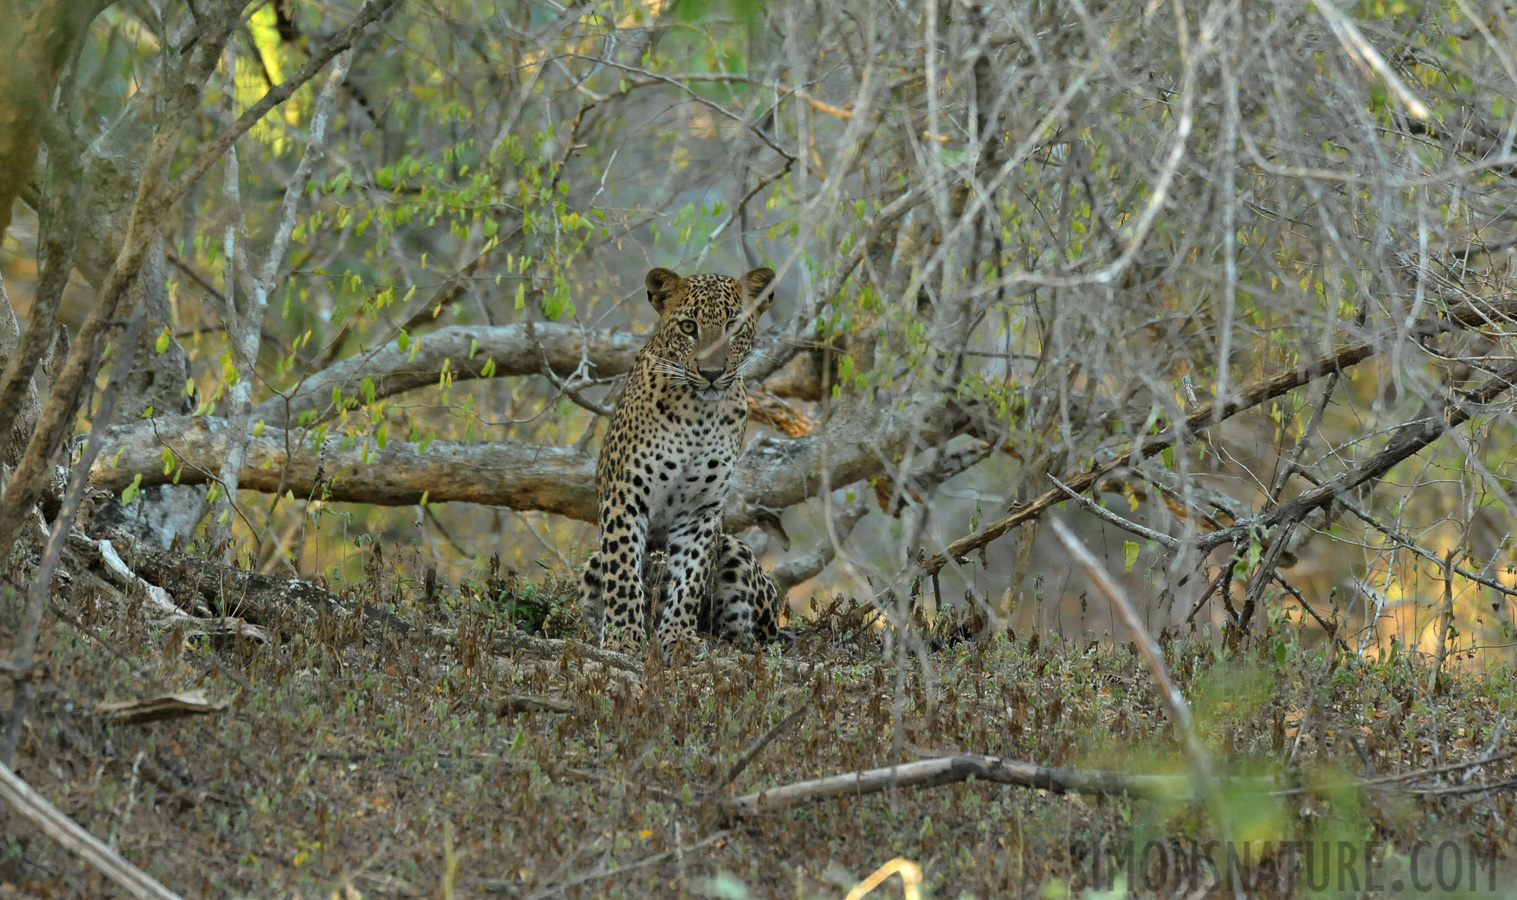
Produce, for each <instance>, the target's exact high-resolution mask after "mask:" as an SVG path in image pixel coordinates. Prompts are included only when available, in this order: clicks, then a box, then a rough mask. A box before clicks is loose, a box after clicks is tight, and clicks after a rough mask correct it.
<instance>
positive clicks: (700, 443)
mask: <svg viewBox="0 0 1517 900" xmlns="http://www.w3.org/2000/svg"><path fill="white" fill-rule="evenodd" d="M747 406H748V404H747V395H746V393H745V392H744V390H743V388H742V385H741V383H738V384H736V385H734V389H733V390H731V391H728V392H726V393H725V394H723V395H720V396H715V397H710V396H705V395H703V394H701V393H699V392H696V391H691V390H670V391H657V392H648V393H643V392H637V391H634V392H629V395H628V396H627V397H625V398H624V399H623V402H622V403H621V404H620V405H618V407H617V410H616V413H615V418H614V419H613V422H612V429H611V434H610V436H609V438H608V440H607V443H606V447H605V450H604V451H603V452H602V454H601V459H600V465H599V466H598V471H597V476H598V479H599V481H600V485H601V496H602V503H603V504H606V503H611V504H613V505H621V504H618V503H617V498H618V496H620V497H621V498H622V500H623V502H624V503H625V505H626V507H628V509H629V511H630V512H633V513H634V514H638V515H643V516H646V517H647V527H648V542H649V546H650V547H660V546H662V545H663V544H664V543H665V538H666V535H667V532H668V530H669V529H670V527H671V526H673V525H674V524H675V523H676V522H679V521H681V520H682V519H686V518H688V517H692V516H694V517H697V518H699V517H703V516H707V515H710V514H712V513H713V512H714V511H718V510H720V509H721V505H722V503H723V502H724V501H725V499H726V495H727V489H728V486H729V484H730V483H731V480H732V470H733V468H734V466H735V465H736V463H737V456H738V453H739V451H740V449H741V446H742V439H743V431H744V428H745V426H746V425H747Z"/></svg>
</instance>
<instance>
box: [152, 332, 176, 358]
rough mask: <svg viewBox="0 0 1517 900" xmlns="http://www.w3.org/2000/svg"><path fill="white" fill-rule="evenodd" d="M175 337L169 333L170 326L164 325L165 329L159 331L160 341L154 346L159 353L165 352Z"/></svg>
mask: <svg viewBox="0 0 1517 900" xmlns="http://www.w3.org/2000/svg"><path fill="white" fill-rule="evenodd" d="M173 339H174V336H173V335H172V334H169V329H168V326H164V329H163V330H162V331H160V332H158V343H156V344H154V345H153V346H154V348H155V349H156V350H157V351H158V352H159V353H163V352H165V351H167V350H168V349H169V342H170V341H172V340H173Z"/></svg>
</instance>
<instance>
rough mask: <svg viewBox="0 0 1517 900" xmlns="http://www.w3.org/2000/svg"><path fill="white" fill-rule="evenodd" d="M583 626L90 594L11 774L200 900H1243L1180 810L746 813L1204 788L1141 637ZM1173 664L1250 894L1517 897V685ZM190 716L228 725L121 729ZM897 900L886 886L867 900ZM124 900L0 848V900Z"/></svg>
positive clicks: (561, 608) (1387, 670)
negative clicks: (231, 620)
mask: <svg viewBox="0 0 1517 900" xmlns="http://www.w3.org/2000/svg"><path fill="white" fill-rule="evenodd" d="M572 594H573V589H572V586H571V585H569V584H568V583H566V582H564V581H562V580H559V581H550V582H548V583H545V584H533V583H528V582H526V581H523V580H522V579H520V578H516V577H511V576H509V575H508V576H506V577H499V576H494V575H481V577H480V581H479V583H477V584H464V585H460V586H458V587H453V588H450V587H448V586H445V585H442V586H439V585H430V586H429V585H428V584H426V583H425V580H424V579H423V578H411V577H407V576H405V575H403V574H400V573H397V572H379V571H376V573H375V577H374V578H373V579H372V580H371V581H370V582H368V583H365V584H362V585H356V586H350V587H348V588H347V589H346V590H343V591H342V592H340V598H341V604H342V607H343V608H344V609H346V610H347V612H348V614H347V615H345V616H338V615H334V614H325V613H324V614H321V615H317V616H315V617H304V618H303V617H300V616H296V615H286V616H282V617H280V618H278V620H276V621H268V622H265V623H264V624H265V625H266V626H267V627H268V628H269V630H270V632H271V633H272V635H273V638H274V639H273V641H272V642H271V643H268V644H263V643H259V642H257V641H254V640H251V639H249V638H245V637H239V638H229V637H212V638H208V637H196V636H189V635H187V634H186V631H187V630H193V629H186V628H185V627H184V626H183V625H182V624H181V625H180V626H179V627H176V628H161V627H156V626H153V625H151V624H149V623H148V621H147V619H148V613H147V606H146V605H145V604H144V603H143V602H141V599H140V598H138V597H133V596H131V592H125V593H123V592H119V591H115V590H112V589H110V588H109V587H108V586H107V585H104V584H103V583H99V579H91V578H87V577H83V576H78V577H75V578H74V579H73V580H72V582H71V583H70V584H67V585H64V586H63V589H61V590H60V592H59V596H58V598H57V599H58V606H57V608H56V610H55V613H54V614H53V615H51V616H49V618H48V624H47V626H46V629H45V632H44V634H43V638H42V643H41V647H40V650H39V658H40V659H41V660H43V661H44V662H43V666H42V672H41V677H40V678H38V679H37V680H36V681H35V683H34V686H35V689H36V699H35V701H34V704H33V708H32V714H31V715H30V716H29V718H28V723H27V727H26V729H25V732H24V734H23V739H22V742H21V747H20V751H19V757H18V759H17V762H16V767H15V768H16V770H17V771H18V773H19V774H20V775H21V776H22V777H23V778H24V779H26V780H27V781H28V782H29V783H30V784H31V785H33V786H34V787H35V788H36V789H37V790H38V791H40V792H41V793H42V794H43V795H44V796H46V797H47V798H48V799H49V800H51V801H52V802H53V803H54V804H56V805H57V806H58V807H59V808H60V809H62V810H63V811H64V812H66V813H67V814H68V815H69V816H71V817H72V818H73V819H74V820H75V821H77V822H79V823H80V824H81V825H83V826H84V827H85V828H87V829H89V830H90V831H91V832H93V833H94V834H95V835H97V836H99V837H100V838H102V839H104V840H106V841H107V842H108V843H110V844H111V845H112V846H114V847H115V848H116V849H117V850H119V851H120V852H121V853H122V854H124V855H125V857H126V858H127V859H129V860H131V861H132V862H134V863H135V864H137V865H139V866H141V867H142V868H143V869H145V870H146V871H148V872H149V873H151V874H152V875H153V876H154V877H156V878H158V879H159V880H161V881H162V882H163V883H164V884H165V885H167V886H168V887H170V888H171V889H172V890H174V891H177V892H179V893H181V894H182V895H184V896H187V897H259V898H275V897H281V898H282V897H302V898H303V897H321V898H327V897H337V898H353V897H359V896H362V897H442V898H451V897H479V896H495V897H508V898H546V897H556V896H567V897H587V898H588V897H726V898H741V897H755V898H756V897H785V898H824V897H825V898H840V897H843V896H844V895H845V894H847V893H848V891H849V890H850V889H853V888H854V887H855V886H857V885H858V884H859V883H860V882H861V881H862V880H863V879H865V878H866V877H867V876H869V875H870V874H871V873H872V872H874V871H876V870H877V869H878V868H879V867H880V866H881V865H883V864H885V863H887V862H890V861H891V860H894V859H898V858H899V859H903V860H906V861H909V862H911V863H914V864H915V865H916V866H917V867H919V869H920V871H921V873H922V877H923V883H922V885H921V891H922V893H921V896H931V897H938V898H960V897H979V898H990V897H1037V898H1051V897H1063V896H1120V895H1122V894H1123V893H1125V892H1126V891H1127V890H1128V889H1137V890H1141V891H1142V892H1143V893H1145V895H1157V896H1176V895H1178V896H1205V895H1207V894H1208V893H1212V894H1214V895H1217V896H1223V895H1231V894H1232V892H1231V891H1216V890H1212V891H1208V888H1209V887H1214V886H1215V884H1216V882H1217V873H1218V861H1219V860H1220V861H1221V866H1222V868H1223V870H1225V869H1226V858H1225V856H1224V855H1222V854H1221V852H1220V851H1219V849H1218V846H1220V845H1212V846H1210V847H1209V846H1208V844H1207V841H1210V840H1216V839H1218V838H1219V837H1220V836H1221V834H1222V833H1223V832H1222V829H1221V826H1219V824H1218V823H1217V822H1216V821H1215V817H1214V816H1213V815H1212V814H1210V813H1208V812H1207V811H1206V807H1204V806H1202V805H1200V804H1197V803H1193V802H1191V801H1189V800H1188V799H1185V798H1183V797H1178V796H1177V797H1173V798H1168V799H1166V798H1163V797H1158V798H1148V799H1135V798H1132V797H1128V796H1123V795H1110V796H1102V795H1089V794H1085V795H1081V794H1063V795H1061V794H1056V793H1052V792H1049V791H1045V790H1036V789H1031V788H1025V787H1015V786H1006V785H999V784H989V783H984V782H971V783H958V784H948V785H942V786H937V787H900V788H897V789H895V790H893V791H891V790H887V791H884V792H881V793H877V794H874V795H871V796H863V797H850V798H842V799H836V800H829V801H825V802H820V803H815V804H810V805H804V806H800V807H796V808H791V809H786V810H780V811H774V812H768V813H764V814H761V815H759V816H757V817H752V818H745V819H735V818H734V817H733V816H732V815H730V814H729V811H730V807H729V806H728V804H727V801H728V800H730V799H731V798H732V797H734V796H736V795H739V794H744V793H748V792H753V791H760V790H764V789H768V788H775V787H778V786H781V785H785V784H789V783H792V782H797V781H802V780H806V779H812V778H818V777H822V776H826V775H833V774H837V773H844V772H849V771H853V770H858V769H866V768H870V767H877V766H883V765H889V764H893V763H899V762H906V761H911V760H916V759H922V758H926V757H930V756H933V755H941V754H944V753H955V752H972V753H980V754H992V755H1002V756H1005V757H1009V758H1013V759H1018V760H1027V761H1031V762H1036V763H1040V764H1043V765H1058V766H1080V767H1086V768H1093V769H1102V770H1108V771H1114V772H1124V773H1136V772H1150V773H1153V772H1159V773H1177V772H1183V771H1185V765H1184V762H1183V759H1184V757H1183V755H1182V754H1181V753H1180V751H1179V743H1178V742H1177V740H1176V738H1175V733H1174V731H1173V729H1172V727H1171V725H1170V722H1169V720H1168V718H1167V717H1166V714H1165V712H1164V710H1163V708H1162V706H1161V705H1160V704H1159V702H1158V700H1157V698H1156V696H1155V694H1154V691H1153V690H1152V687H1151V684H1152V679H1151V678H1150V676H1149V673H1148V671H1147V669H1146V668H1145V667H1144V666H1143V664H1142V662H1141V661H1140V660H1139V659H1138V658H1137V657H1136V656H1135V655H1134V654H1133V652H1132V650H1131V649H1130V648H1129V647H1128V645H1127V644H1126V643H1125V641H1114V642H1097V643H1092V644H1090V645H1088V646H1080V645H1075V644H1072V643H1070V642H1068V641H1064V640H1060V639H1059V638H1057V637H1056V636H1052V635H1046V634H1044V635H1038V634H1012V633H1006V632H1002V633H999V634H979V635H975V634H972V633H970V631H971V629H966V628H962V627H958V626H957V625H955V624H954V623H939V625H938V627H937V628H936V629H934V630H933V631H932V633H928V634H923V635H919V636H913V638H912V639H911V640H909V641H907V645H906V646H905V647H903V646H902V645H901V644H900V643H899V636H897V635H894V634H888V633H885V632H883V631H882V630H881V629H880V628H878V627H877V626H876V625H875V624H872V623H871V621H870V618H869V616H868V614H867V613H866V612H865V611H864V610H862V609H859V608H855V607H851V606H849V605H848V604H845V603H840V604H838V605H835V606H834V607H833V608H831V609H829V610H827V611H826V612H824V614H823V615H822V616H821V617H820V618H819V619H818V620H816V621H814V622H805V623H795V624H796V625H797V626H798V630H799V634H798V636H797V638H796V639H795V640H794V641H792V642H789V643H786V644H783V645H780V646H777V647H772V648H767V649H763V650H758V651H743V650H739V649H737V648H733V647H730V646H713V647H703V648H700V649H699V653H698V658H695V659H692V660H684V661H680V662H679V663H678V664H677V665H675V666H673V667H664V666H661V665H659V664H658V661H657V660H656V659H655V660H652V661H648V662H644V661H640V660H638V661H628V660H626V659H622V658H614V657H609V656H605V655H604V654H598V651H596V649H595V648H593V647H588V646H586V645H583V644H580V643H576V642H575V641H573V640H568V641H554V640H550V639H551V638H565V637H568V638H572V637H573V636H574V632H575V629H576V628H577V625H576V623H575V622H574V620H573V617H572V615H570V614H569V609H570V608H571V606H572ZM4 602H5V603H6V604H8V609H7V613H6V615H7V619H6V621H7V622H9V621H14V619H11V618H9V616H10V615H12V614H13V613H14V608H15V607H16V604H17V603H18V601H17V600H16V599H15V598H14V597H13V596H8V597H6V598H5V599H4ZM227 612H237V610H235V609H234V610H227ZM329 613H330V611H329ZM64 617H66V618H67V621H66V620H65V618H64ZM1161 640H1162V643H1163V644H1164V646H1165V650H1166V658H1167V663H1168V665H1169V666H1170V668H1171V670H1172V672H1173V673H1174V674H1175V676H1176V678H1177V680H1178V681H1179V683H1180V685H1181V687H1182V688H1183V689H1184V691H1185V693H1186V695H1187V697H1188V698H1189V699H1190V701H1191V703H1192V705H1193V708H1194V711H1195V715H1196V719H1197V723H1198V729H1199V731H1200V734H1201V737H1202V739H1203V742H1204V743H1205V745H1206V747H1207V748H1208V751H1209V752H1210V754H1211V757H1212V760H1213V764H1214V766H1215V768H1216V769H1217V770H1218V772H1219V773H1220V774H1221V775H1222V776H1224V778H1227V779H1237V780H1235V781H1232V782H1230V783H1225V784H1224V785H1223V788H1222V790H1223V794H1224V803H1223V806H1222V807H1221V809H1223V810H1224V814H1225V816H1226V818H1227V820H1228V821H1227V824H1226V828H1227V829H1228V830H1229V832H1230V834H1231V836H1232V838H1233V840H1234V842H1235V844H1234V849H1235V851H1237V850H1238V849H1239V848H1242V849H1243V850H1244V851H1246V852H1241V853H1238V856H1239V858H1240V866H1239V870H1238V871H1239V873H1240V874H1241V875H1242V876H1243V878H1244V880H1245V885H1246V887H1245V888H1244V890H1243V893H1244V894H1246V895H1256V894H1273V895H1277V896H1291V895H1297V894H1306V893H1318V892H1321V891H1324V890H1325V891H1326V892H1327V893H1329V894H1338V895H1360V894H1363V893H1368V894H1371V895H1379V896H1428V895H1430V894H1431V895H1437V896H1444V895H1448V894H1449V893H1451V892H1453V893H1460V892H1462V893H1466V894H1468V895H1470V896H1484V897H1489V896H1506V895H1508V892H1510V891H1511V890H1512V889H1513V886H1517V877H1514V874H1517V869H1514V867H1513V866H1512V847H1513V837H1514V833H1513V826H1514V808H1513V784H1514V781H1513V779H1517V765H1514V762H1513V759H1512V758H1511V756H1510V754H1511V753H1512V752H1513V751H1514V750H1517V740H1514V739H1513V736H1512V735H1511V728H1510V727H1508V722H1507V719H1508V718H1509V717H1510V716H1511V715H1512V711H1513V709H1514V705H1517V687H1514V683H1513V678H1512V676H1511V674H1510V673H1509V672H1508V671H1506V670H1504V669H1502V670H1496V671H1489V672H1472V671H1461V672H1458V673H1456V674H1455V675H1453V676H1452V677H1449V678H1446V679H1445V681H1444V683H1443V684H1441V685H1430V674H1431V673H1430V671H1429V668H1428V664H1427V663H1426V662H1425V661H1423V660H1420V659H1413V658H1409V657H1408V656H1407V655H1406V654H1404V653H1402V652H1400V650H1399V648H1396V647H1391V648H1389V649H1388V650H1382V651H1378V652H1376V653H1373V654H1371V655H1369V656H1360V655H1356V654H1353V653H1350V652H1344V651H1343V650H1332V649H1330V647H1329V645H1328V643H1327V642H1326V641H1320V640H1318V641H1310V640H1305V639H1301V638H1298V632H1297V626H1295V625H1294V624H1293V623H1291V622H1288V621H1277V622H1274V623H1272V624H1270V625H1269V627H1268V630H1267V631H1266V632H1265V633H1263V634H1258V635H1255V636H1254V638H1253V639H1252V641H1251V643H1250V645H1249V649H1245V650H1242V651H1238V652H1232V653H1229V652H1224V651H1222V650H1220V649H1219V646H1220V645H1219V643H1218V642H1217V641H1215V640H1213V639H1212V636H1210V635H1207V634H1205V633H1202V632H1194V633H1193V632H1186V633H1183V634H1166V635H1163V636H1162V638H1161ZM903 661H904V662H905V665H904V666H902V665H901V664H902V662H903ZM190 690H198V691H203V692H204V695H205V698H206V700H207V701H209V702H210V703H211V704H213V705H215V704H217V703H219V702H220V701H225V702H226V706H225V708H223V709H221V710H219V711H213V712H210V713H207V714H201V715H192V716H185V717H179V718H171V719H164V720H159V721H150V722H136V723H134V722H129V721H123V720H121V719H120V718H116V717H113V716H112V715H110V714H107V713H102V712H101V711H100V710H99V706H100V704H102V703H104V702H106V701H130V700H139V699H144V698H151V697H155V696H158V695H162V694H166V693H170V692H179V691H190ZM0 699H3V698H0ZM797 711H799V712H798V714H797V715H796V716H795V717H794V719H793V720H792V723H791V724H790V725H789V726H788V727H786V728H784V729H783V730H782V731H781V732H780V733H778V734H777V735H776V736H775V737H774V738H773V739H772V740H771V741H770V742H769V743H767V744H764V745H762V746H760V745H759V741H760V738H761V737H762V736H764V735H765V734H766V732H769V731H770V730H771V729H772V728H773V727H774V726H775V725H776V724H777V723H780V722H781V721H782V720H784V719H785V718H786V717H787V716H789V715H790V714H792V713H797ZM1490 757H1496V758H1495V759H1490ZM740 760H745V761H746V765H745V766H739V765H738V763H739V761H740ZM1476 760H1486V762H1484V763H1483V764H1481V765H1479V766H1464V765H1460V766H1456V765H1455V764H1463V763H1469V762H1471V761H1476ZM1440 767H1441V768H1442V769H1443V770H1442V771H1429V770H1433V769H1438V768H1440ZM1259 777H1264V778H1268V779H1271V781H1270V783H1271V784H1273V785H1274V786H1275V787H1274V788H1273V789H1269V790H1261V789H1260V788H1259V785H1260V781H1259V780H1258V778H1259ZM1247 779H1251V780H1247ZM1290 842H1296V843H1290ZM1266 843H1267V844H1268V845H1269V846H1268V848H1266V846H1265V845H1266ZM1324 853H1325V854H1327V858H1326V859H1324V858H1323V854H1324ZM1366 854H1368V857H1369V859H1368V861H1367V862H1366V860H1365V855H1366ZM1261 857H1262V858H1261ZM1456 864H1457V866H1458V868H1457V871H1456V870H1455V868H1454V867H1455V866H1456ZM1345 866H1346V868H1345ZM908 868H909V867H908ZM1350 876H1352V879H1353V881H1352V883H1351V884H1350V882H1349V881H1348V880H1347V879H1348V878H1349V877H1350ZM1150 889H1151V893H1150ZM902 891H903V885H902V883H901V881H899V880H898V878H897V877H892V878H890V879H888V880H887V881H886V882H885V883H884V884H882V885H881V886H879V887H878V888H876V889H875V890H874V891H873V892H872V893H871V894H870V896H875V897H899V896H902ZM1113 892H1114V893H1113ZM112 896H124V894H122V893H121V892H120V891H119V890H118V889H116V888H115V887H114V885H112V884H110V883H108V882H106V881H104V880H103V879H102V878H101V876H100V875H99V874H98V873H96V872H95V871H93V870H91V869H90V868H88V867H87V866H86V865H85V864H83V863H82V862H80V861H79V860H77V859H75V858H73V857H71V856H70V855H68V854H67V853H66V852H64V851H63V850H62V849H60V848H59V847H57V846H56V845H54V844H52V843H51V842H50V841H49V840H48V839H47V838H46V837H45V836H43V835H42V834H41V833H40V832H39V831H37V830H35V829H34V828H32V827H31V826H30V825H27V824H26V823H23V822H20V821H17V819H16V818H15V817H14V816H10V815H8V814H7V816H6V817H5V818H3V819H0V898H5V900H9V898H23V897H26V898H30V897H38V898H44V897H45V898H55V897H112Z"/></svg>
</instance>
